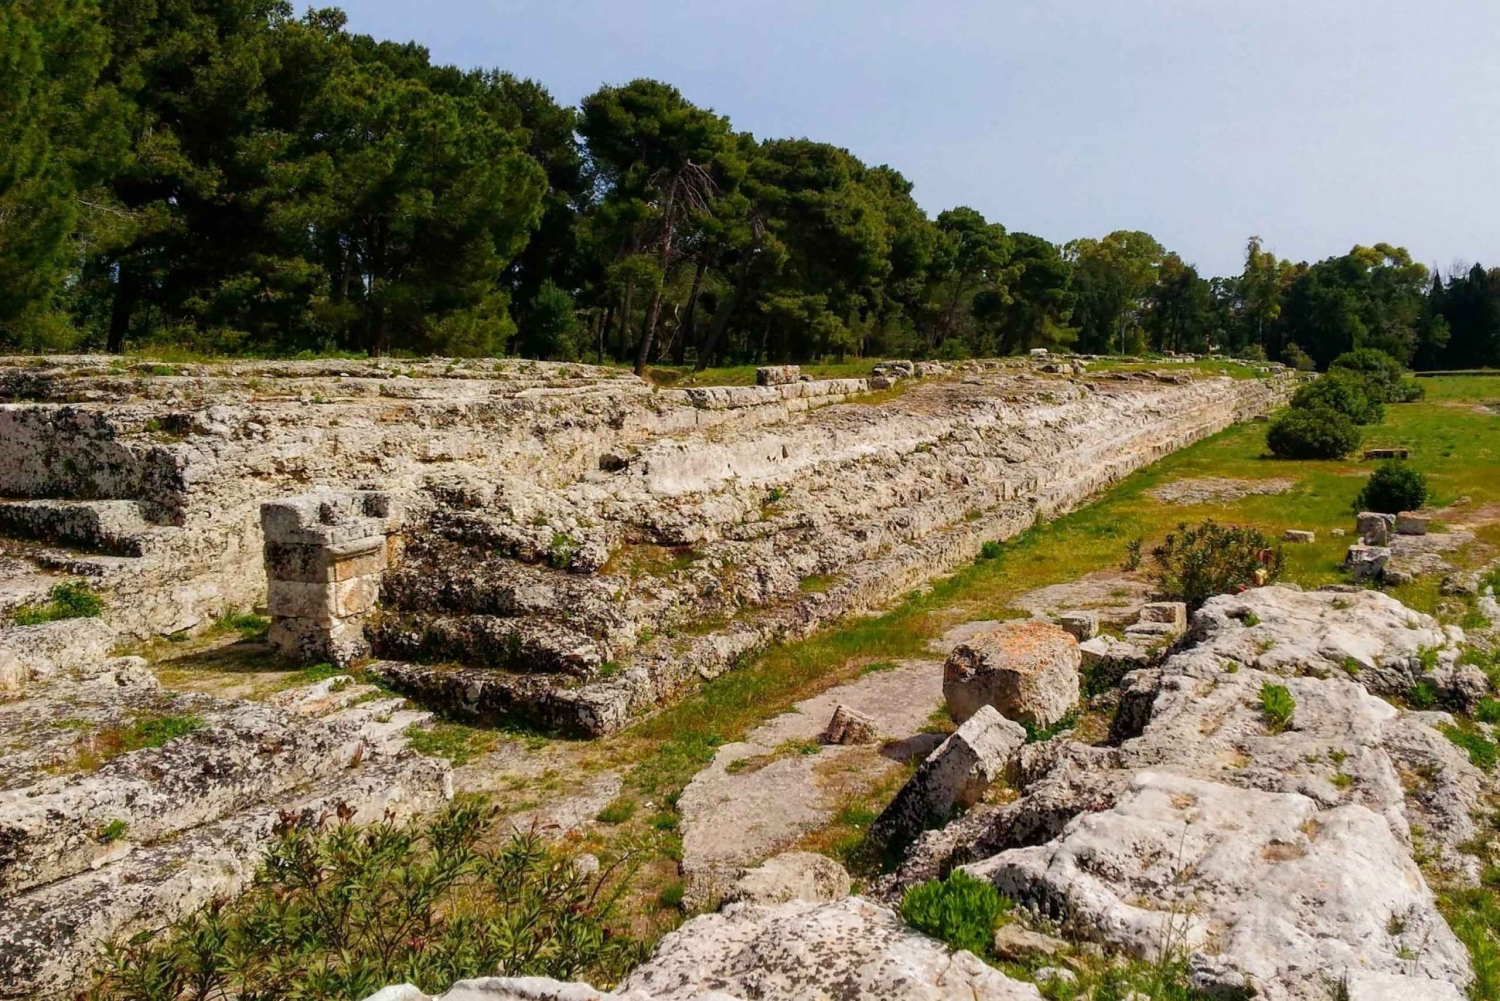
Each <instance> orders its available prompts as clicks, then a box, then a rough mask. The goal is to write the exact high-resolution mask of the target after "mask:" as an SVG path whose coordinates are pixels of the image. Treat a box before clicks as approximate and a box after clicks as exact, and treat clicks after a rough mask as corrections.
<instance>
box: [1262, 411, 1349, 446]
mask: <svg viewBox="0 0 1500 1001" xmlns="http://www.w3.org/2000/svg"><path fill="white" fill-rule="evenodd" d="M1363 437H1364V436H1363V435H1362V434H1361V433H1360V430H1359V427H1358V426H1357V425H1355V423H1354V422H1353V421H1351V420H1350V419H1349V418H1348V417H1346V416H1344V415H1343V414H1341V413H1338V412H1337V411H1333V410H1326V409H1323V408H1321V407H1317V408H1302V407H1292V408H1291V409H1289V410H1284V411H1282V412H1281V414H1279V415H1278V416H1277V417H1276V418H1275V419H1274V420H1272V421H1271V426H1270V427H1268V428H1267V429H1266V447H1267V448H1269V449H1270V450H1271V454H1272V455H1275V456H1277V457H1279V458H1282V459H1341V458H1343V457H1344V456H1346V455H1348V454H1349V453H1350V452H1352V451H1354V450H1355V449H1356V448H1359V444H1360V442H1361V441H1362V440H1363Z"/></svg>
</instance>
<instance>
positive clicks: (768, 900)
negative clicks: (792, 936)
mask: <svg viewBox="0 0 1500 1001" xmlns="http://www.w3.org/2000/svg"><path fill="white" fill-rule="evenodd" d="M852 889H853V882H852V881H851V880H850V879H849V873H848V872H846V871H845V870H844V867H843V866H841V865H839V864H838V863H837V862H835V861H834V860H833V859H831V858H829V857H828V856H826V855H818V854H816V853H814V852H783V853H782V854H780V855H773V856H771V857H770V858H768V859H766V860H765V861H764V862H762V863H761V864H760V865H759V866H757V867H755V868H754V869H742V870H740V873H739V875H738V877H737V878H736V879H735V882H734V886H733V887H732V888H731V889H730V890H729V892H728V893H726V894H725V895H724V901H723V902H724V903H726V904H729V903H737V902H743V903H748V904H760V905H763V906H773V905H776V904H787V903H791V902H792V901H794V900H800V901H805V902H807V903H814V904H823V903H827V902H829V901H831V900H842V899H843V898H845V897H847V896H849V892H850V890H852Z"/></svg>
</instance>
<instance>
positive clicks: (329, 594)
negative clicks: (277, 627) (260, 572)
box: [266, 578, 337, 626]
mask: <svg viewBox="0 0 1500 1001" xmlns="http://www.w3.org/2000/svg"><path fill="white" fill-rule="evenodd" d="M334 587H335V585H334V584H333V583H332V582H328V583H323V582H321V581H303V580H276V579H274V578H273V579H271V580H268V581H266V611H267V612H269V613H270V614H271V617H272V618H273V619H276V618H288V619H304V620H306V621H308V622H314V623H317V624H319V625H323V626H331V625H333V621H334V619H335V618H336V617H337V616H336V614H335V612H334V602H335V597H334Z"/></svg>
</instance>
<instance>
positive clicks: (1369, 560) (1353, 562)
mask: <svg viewBox="0 0 1500 1001" xmlns="http://www.w3.org/2000/svg"><path fill="white" fill-rule="evenodd" d="M1390 558H1391V551H1390V549H1389V548H1387V547H1385V546H1365V545H1359V546H1350V547H1349V552H1348V553H1346V554H1345V556H1344V568H1345V569H1347V570H1348V571H1349V572H1350V573H1351V574H1353V575H1354V579H1355V580H1356V581H1372V580H1379V579H1380V578H1381V576H1382V575H1383V574H1384V572H1385V565H1386V563H1387V562H1388V561H1389V560H1390Z"/></svg>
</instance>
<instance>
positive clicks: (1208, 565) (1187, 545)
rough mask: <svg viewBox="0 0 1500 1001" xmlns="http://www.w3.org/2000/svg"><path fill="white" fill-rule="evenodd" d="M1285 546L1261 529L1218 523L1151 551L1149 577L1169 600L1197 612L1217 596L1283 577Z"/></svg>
mask: <svg viewBox="0 0 1500 1001" xmlns="http://www.w3.org/2000/svg"><path fill="white" fill-rule="evenodd" d="M1281 568H1282V552H1281V547H1280V546H1279V545H1276V544H1274V543H1272V542H1271V540H1270V539H1268V538H1266V537H1265V535H1263V534H1262V533H1261V532H1260V531H1259V530H1257V529H1254V528H1246V527H1241V526H1238V525H1220V524H1219V523H1218V522H1216V521H1213V520H1212V519H1210V520H1208V521H1205V522H1204V523H1203V524H1201V525H1197V526H1195V527H1193V528H1189V527H1188V526H1187V525H1186V524H1179V525H1178V526H1177V531H1175V532H1173V533H1171V534H1170V535H1168V536H1167V537H1166V540H1165V541H1163V542H1162V544H1161V545H1159V546H1157V547H1156V548H1155V549H1153V550H1151V568H1150V569H1149V570H1148V571H1147V578H1148V579H1149V580H1150V581H1151V583H1152V585H1154V587H1155V589H1156V593H1157V596H1158V597H1159V598H1161V599H1162V600H1163V601H1183V602H1186V603H1187V606H1188V610H1189V611H1197V610H1198V609H1199V608H1200V607H1202V605H1203V603H1204V602H1205V601H1207V600H1208V599H1209V598H1212V597H1213V596H1214V595H1216V594H1234V593H1237V592H1239V591H1243V590H1245V589H1246V588H1249V587H1254V586H1256V585H1257V584H1258V583H1259V584H1269V583H1270V582H1271V581H1274V580H1275V579H1276V578H1277V577H1279V576H1281Z"/></svg>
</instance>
